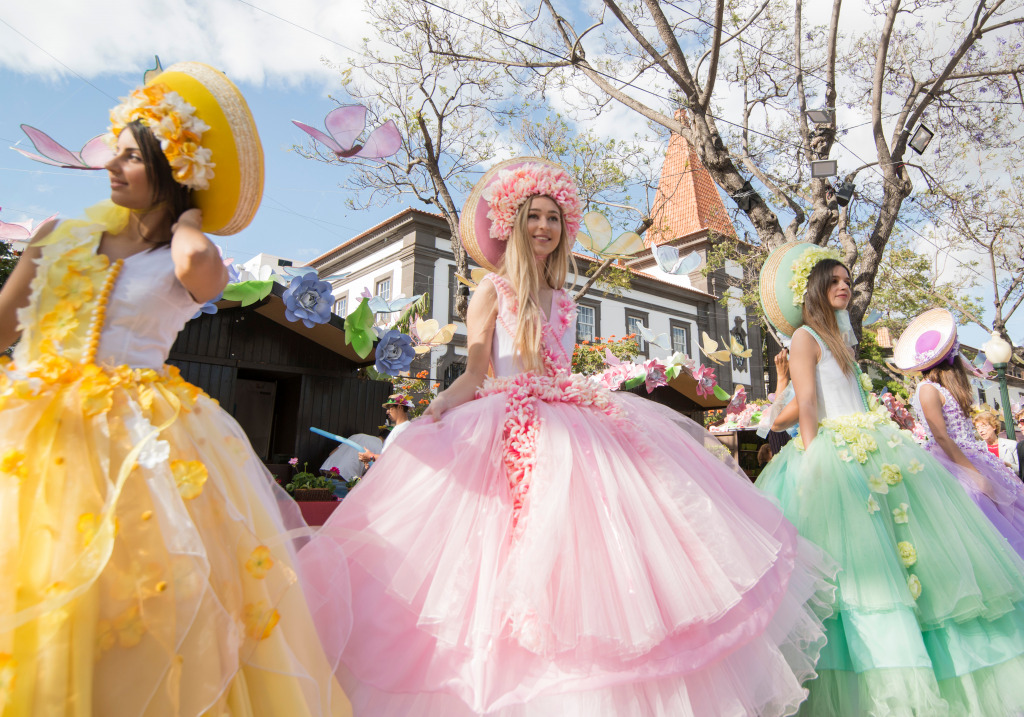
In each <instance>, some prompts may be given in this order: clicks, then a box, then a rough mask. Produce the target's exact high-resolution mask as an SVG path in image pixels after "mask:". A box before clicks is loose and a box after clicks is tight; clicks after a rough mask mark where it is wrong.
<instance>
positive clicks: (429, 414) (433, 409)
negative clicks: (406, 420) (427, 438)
mask: <svg viewBox="0 0 1024 717" xmlns="http://www.w3.org/2000/svg"><path fill="white" fill-rule="evenodd" d="M447 410H448V402H447V400H446V398H445V395H444V392H443V391H442V392H441V393H439V394H437V397H436V398H435V399H434V400H433V401H431V402H430V405H429V406H427V410H426V411H424V412H423V418H426V419H427V420H430V421H434V422H437V421H440V420H441V416H443V415H444V412H445V411H447Z"/></svg>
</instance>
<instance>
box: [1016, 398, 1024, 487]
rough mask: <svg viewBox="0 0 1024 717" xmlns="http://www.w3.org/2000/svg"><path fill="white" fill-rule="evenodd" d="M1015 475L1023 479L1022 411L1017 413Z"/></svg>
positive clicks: (1023, 417) (1023, 429) (1023, 418)
mask: <svg viewBox="0 0 1024 717" xmlns="http://www.w3.org/2000/svg"><path fill="white" fill-rule="evenodd" d="M1014 420H1015V421H1017V477H1018V478H1020V479H1021V480H1024V411H1021V412H1020V413H1018V414H1017V417H1016V418H1015V419H1014Z"/></svg>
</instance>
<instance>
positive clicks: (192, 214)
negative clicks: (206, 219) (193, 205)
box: [171, 209, 203, 241]
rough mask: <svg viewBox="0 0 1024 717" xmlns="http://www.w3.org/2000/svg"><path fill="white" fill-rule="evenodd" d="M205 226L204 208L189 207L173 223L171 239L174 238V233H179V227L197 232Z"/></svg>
mask: <svg viewBox="0 0 1024 717" xmlns="http://www.w3.org/2000/svg"><path fill="white" fill-rule="evenodd" d="M202 226H203V210H202V209H188V210H186V211H184V212H182V214H181V216H180V217H178V221H176V222H175V223H174V224H172V225H171V237H172V238H171V241H173V240H174V235H175V234H177V233H178V229H182V230H185V229H190V230H195V231H197V232H202Z"/></svg>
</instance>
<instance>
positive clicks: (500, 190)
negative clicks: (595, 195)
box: [483, 163, 583, 241]
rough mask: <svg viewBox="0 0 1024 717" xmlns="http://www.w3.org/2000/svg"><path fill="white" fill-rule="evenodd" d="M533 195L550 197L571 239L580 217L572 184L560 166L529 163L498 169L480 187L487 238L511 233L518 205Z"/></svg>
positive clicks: (578, 198)
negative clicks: (559, 210) (484, 204)
mask: <svg viewBox="0 0 1024 717" xmlns="http://www.w3.org/2000/svg"><path fill="white" fill-rule="evenodd" d="M536 195H543V196H546V197H551V199H553V200H554V201H555V203H556V204H558V207H559V209H561V210H562V218H563V219H564V220H565V227H566V230H567V232H568V234H569V236H568V237H567V238H569V239H575V237H576V234H577V233H578V232H579V229H580V222H581V221H582V219H583V207H582V206H581V205H580V197H579V193H578V192H577V190H576V183H575V182H573V181H572V178H571V177H570V176H569V175H568V174H567V173H566V172H565V170H563V169H561V168H557V169H556V168H554V167H548V166H546V165H543V164H533V163H529V164H523V165H520V166H518V167H515V168H513V169H506V170H503V171H501V172H499V173H498V176H497V177H495V179H494V181H493V182H492V183H491V184H490V186H488V187H487V189H485V190H484V193H483V199H484V201H485V202H487V205H488V207H489V210H488V212H487V218H488V219H490V220H491V227H490V235H491V237H492V238H494V239H499V240H501V241H507V240H508V238H509V237H510V236H511V235H512V222H513V221H515V216H516V212H517V211H519V207H520V206H521V205H522V203H523V202H525V201H526V200H527V199H529V198H530V197H533V196H536Z"/></svg>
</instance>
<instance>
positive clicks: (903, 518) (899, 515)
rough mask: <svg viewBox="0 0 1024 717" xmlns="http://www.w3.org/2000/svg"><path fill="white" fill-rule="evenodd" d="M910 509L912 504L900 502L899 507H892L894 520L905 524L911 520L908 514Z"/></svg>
mask: <svg viewBox="0 0 1024 717" xmlns="http://www.w3.org/2000/svg"><path fill="white" fill-rule="evenodd" d="M908 510H910V506H909V505H908V504H907V503H900V507H899V508H893V509H892V520H893V522H894V523H899V524H901V525H902V524H904V523H909V522H910V516H909V515H907V511H908Z"/></svg>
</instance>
